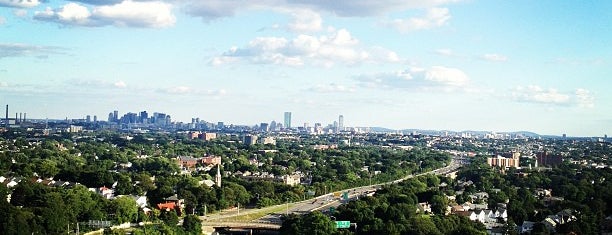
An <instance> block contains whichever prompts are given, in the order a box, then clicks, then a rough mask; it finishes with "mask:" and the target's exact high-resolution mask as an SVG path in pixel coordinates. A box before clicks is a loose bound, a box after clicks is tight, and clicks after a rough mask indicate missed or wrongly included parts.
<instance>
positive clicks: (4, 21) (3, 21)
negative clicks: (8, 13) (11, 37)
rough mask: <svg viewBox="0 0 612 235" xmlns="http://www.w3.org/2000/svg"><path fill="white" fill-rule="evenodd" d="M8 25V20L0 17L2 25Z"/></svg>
mask: <svg viewBox="0 0 612 235" xmlns="http://www.w3.org/2000/svg"><path fill="white" fill-rule="evenodd" d="M3 24H6V18H4V17H2V16H0V25H3Z"/></svg>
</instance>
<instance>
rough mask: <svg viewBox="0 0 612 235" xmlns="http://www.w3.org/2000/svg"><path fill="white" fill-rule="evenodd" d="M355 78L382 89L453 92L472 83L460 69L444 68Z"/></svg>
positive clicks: (364, 84)
mask: <svg viewBox="0 0 612 235" xmlns="http://www.w3.org/2000/svg"><path fill="white" fill-rule="evenodd" d="M354 78H355V79H356V80H357V81H359V82H360V84H361V85H362V86H364V87H369V88H382V89H389V88H401V89H424V90H431V89H443V90H447V91H452V90H456V89H459V88H461V89H464V88H465V87H466V86H467V85H468V84H469V82H470V79H469V77H468V76H467V74H465V73H464V72H463V71H461V70H460V69H456V68H448V67H444V66H432V67H430V68H418V67H412V68H409V69H406V70H401V71H396V72H387V73H377V74H362V75H359V76H355V77H354Z"/></svg>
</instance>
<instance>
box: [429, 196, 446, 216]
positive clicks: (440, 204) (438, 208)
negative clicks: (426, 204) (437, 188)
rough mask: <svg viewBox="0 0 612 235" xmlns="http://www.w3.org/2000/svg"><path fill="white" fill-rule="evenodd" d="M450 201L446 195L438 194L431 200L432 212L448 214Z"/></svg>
mask: <svg viewBox="0 0 612 235" xmlns="http://www.w3.org/2000/svg"><path fill="white" fill-rule="evenodd" d="M447 206H448V199H447V198H446V197H445V196H444V195H440V194H436V195H434V196H433V197H432V198H431V211H432V212H433V213H435V214H438V215H444V214H446V207H447Z"/></svg>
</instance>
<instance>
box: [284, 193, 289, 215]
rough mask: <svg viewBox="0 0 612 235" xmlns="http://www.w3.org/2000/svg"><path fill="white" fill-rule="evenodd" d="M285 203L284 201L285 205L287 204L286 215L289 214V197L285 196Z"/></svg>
mask: <svg viewBox="0 0 612 235" xmlns="http://www.w3.org/2000/svg"><path fill="white" fill-rule="evenodd" d="M286 199H287V203H285V205H287V212H286V215H287V216H289V198H288V197H287V198H286Z"/></svg>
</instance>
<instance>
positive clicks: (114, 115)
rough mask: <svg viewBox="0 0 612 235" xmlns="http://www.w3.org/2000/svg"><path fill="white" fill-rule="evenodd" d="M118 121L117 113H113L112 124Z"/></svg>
mask: <svg viewBox="0 0 612 235" xmlns="http://www.w3.org/2000/svg"><path fill="white" fill-rule="evenodd" d="M116 121H119V111H117V110H115V111H113V122H116Z"/></svg>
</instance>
